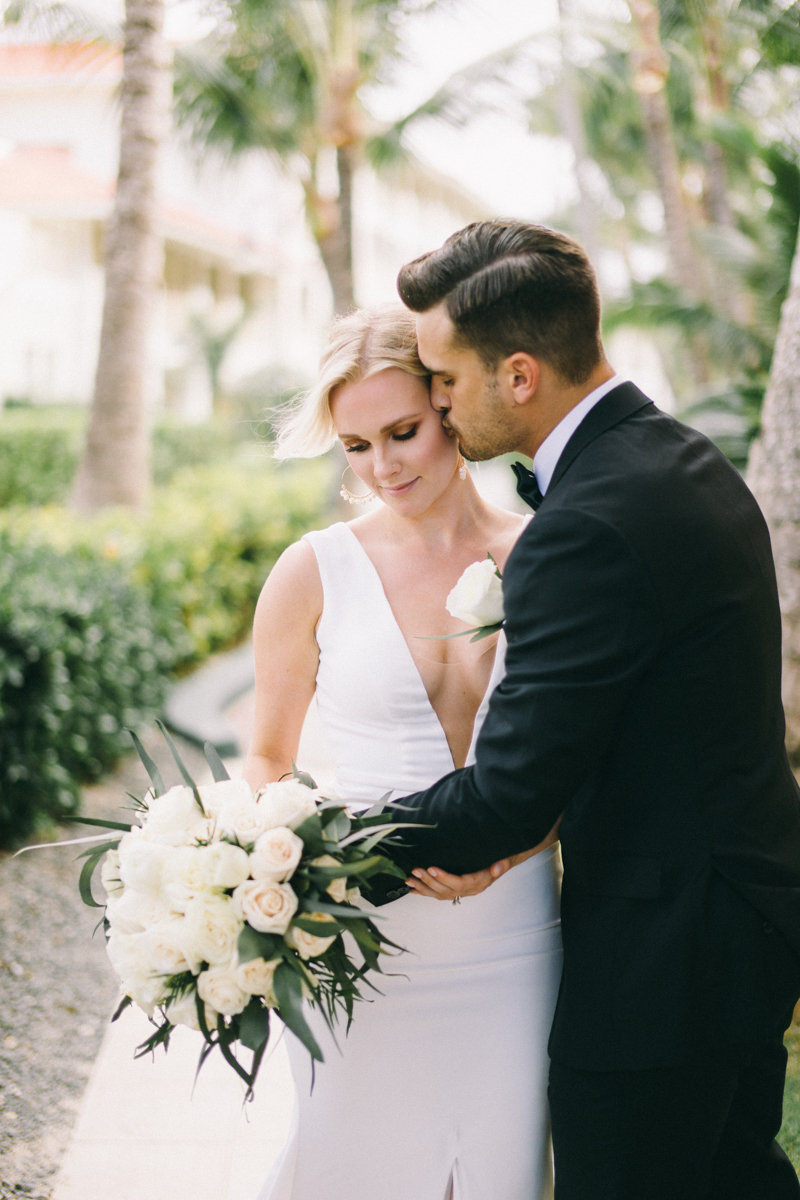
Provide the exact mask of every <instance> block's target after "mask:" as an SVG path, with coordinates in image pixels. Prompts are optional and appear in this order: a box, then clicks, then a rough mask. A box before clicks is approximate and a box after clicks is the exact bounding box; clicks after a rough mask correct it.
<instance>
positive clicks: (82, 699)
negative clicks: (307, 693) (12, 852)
mask: <svg viewBox="0 0 800 1200" xmlns="http://www.w3.org/2000/svg"><path fill="white" fill-rule="evenodd" d="M328 476H329V465H328V463H327V461H325V460H312V461H311V462H302V463H298V464H294V463H292V464H286V465H282V466H278V465H276V464H274V463H273V462H272V461H271V460H267V459H264V460H262V461H260V462H259V461H254V462H252V463H250V464H249V465H248V464H244V465H241V466H237V465H228V466H216V467H214V466H211V467H185V468H183V469H182V470H181V471H180V472H178V473H177V474H176V475H175V476H174V477H173V480H172V482H171V483H170V485H169V486H168V487H164V488H159V489H156V490H155V493H154V497H153V504H152V509H151V512H150V513H149V515H147V516H145V517H139V516H136V515H135V514H132V513H130V512H127V511H106V512H103V513H101V514H99V515H98V516H96V517H94V518H86V517H77V516H75V515H74V514H72V513H70V512H69V511H67V510H66V509H63V508H56V507H54V506H51V507H42V508H28V509H21V508H17V509H6V510H4V511H3V512H2V513H0V764H2V766H0V844H3V843H6V844H8V843H9V842H11V841H14V840H17V839H19V838H21V837H24V836H25V835H26V834H27V833H28V832H29V831H30V830H31V829H32V828H33V827H34V825H35V824H36V822H37V821H38V820H39V819H40V818H44V817H57V816H64V815H67V814H69V813H70V812H72V811H74V809H75V806H76V805H77V794H78V793H77V784H78V782H79V781H81V780H86V779H93V778H96V777H97V776H98V775H99V774H100V773H101V772H102V771H104V770H106V769H107V768H108V767H109V766H110V765H111V764H112V763H113V762H114V761H115V760H116V759H117V758H119V756H120V755H121V754H122V753H124V752H126V751H127V750H129V749H130V738H129V737H128V736H127V734H124V733H123V732H122V729H123V727H125V726H131V727H133V728H135V727H137V726H138V725H140V724H142V722H143V721H145V720H146V719H149V718H151V717H152V716H153V715H155V714H156V713H157V712H158V711H159V709H160V707H161V704H162V702H163V698H164V689H165V686H166V680H167V677H168V676H169V675H170V674H172V673H175V672H181V671H185V670H187V669H188V668H189V667H191V666H192V665H193V664H195V663H198V662H201V661H202V660H203V659H204V658H206V657H207V656H208V655H209V654H210V653H212V652H213V651H215V650H221V649H224V648H226V647H228V646H231V645H234V644H235V643H236V642H238V641H240V640H241V639H242V638H243V637H244V636H245V635H246V634H247V632H248V630H249V628H250V625H251V622H252V617H253V610H254V608H255V603H256V600H257V599H258V594H259V592H260V590H261V587H262V585H263V583H264V580H265V578H266V576H267V574H268V573H269V570H270V567H271V566H272V565H273V563H274V562H275V560H276V558H277V557H278V556H279V555H280V554H281V552H282V551H283V550H284V549H285V547H286V546H287V545H289V543H290V542H293V541H295V540H296V539H297V538H298V537H300V536H301V535H302V534H303V533H304V532H305V530H306V529H308V528H310V527H312V526H314V525H318V524H320V523H322V514H323V512H324V508H325V503H326V499H327V494H328V490H329V478H328Z"/></svg>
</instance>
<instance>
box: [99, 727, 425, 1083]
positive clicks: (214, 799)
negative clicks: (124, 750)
mask: <svg viewBox="0 0 800 1200" xmlns="http://www.w3.org/2000/svg"><path fill="white" fill-rule="evenodd" d="M161 728H162V732H163V733H164V736H165V738H166V739H167V742H168V744H169V746H170V749H171V751H172V753H173V755H174V757H175V760H176V763H177V765H178V768H179V770H180V771H181V775H182V777H183V779H184V784H183V785H181V786H177V787H171V788H169V789H166V788H165V787H164V784H163V782H162V779H161V775H160V773H159V771H158V768H157V767H156V765H155V763H154V762H153V761H152V759H151V758H150V757H149V755H148V754H147V753H146V752H145V750H144V748H143V747H142V745H141V743H140V742H139V740H138V738H136V735H135V734H134V735H132V736H133V738H134V741H135V743H136V747H137V750H138V751H139V755H140V757H141V759H142V761H143V763H144V765H145V767H146V769H147V771H148V773H149V775H150V779H151V781H152V787H151V788H150V790H149V791H148V792H147V794H146V796H145V798H144V799H143V800H138V799H136V798H135V797H132V799H134V801H135V806H136V808H135V815H136V818H137V820H136V823H132V824H126V823H123V822H111V821H100V820H93V819H89V818H85V819H81V818H77V820H79V821H81V820H82V823H84V824H89V825H101V826H103V827H105V828H111V829H114V830H116V831H119V833H120V834H121V836H118V837H115V838H114V840H111V841H103V842H102V844H100V845H93V846H92V847H91V848H90V849H88V850H86V851H85V852H84V854H83V855H82V856H81V857H84V858H85V859H86V862H85V865H84V867H83V869H82V871H81V876H80V890H81V895H82V897H83V899H84V901H85V902H86V904H89V905H91V906H92V907H96V908H100V907H102V908H104V909H105V913H104V919H103V925H104V928H105V932H106V936H107V939H108V955H109V958H110V959H111V963H112V965H113V967H114V970H115V971H116V973H117V975H118V976H119V978H120V980H121V983H122V989H123V998H122V1001H121V1003H120V1005H119V1008H118V1009H117V1011H116V1013H115V1014H114V1018H113V1019H114V1020H116V1019H117V1017H118V1016H119V1015H120V1013H121V1012H122V1011H123V1010H124V1009H125V1008H126V1007H127V1006H128V1005H130V1004H132V1003H135V1004H137V1005H138V1006H139V1007H140V1008H141V1009H143V1010H144V1012H146V1013H147V1015H148V1017H150V1019H151V1020H152V1021H153V1023H154V1024H155V1026H156V1029H155V1032H154V1033H153V1034H152V1035H151V1036H150V1037H149V1038H148V1039H147V1041H145V1042H144V1043H143V1044H142V1045H141V1046H140V1047H138V1054H137V1057H140V1056H141V1055H143V1054H146V1053H147V1052H148V1051H151V1050H153V1049H154V1048H155V1047H156V1046H158V1045H161V1044H163V1045H164V1046H165V1047H168V1045H169V1039H170V1034H171V1033H172V1031H173V1029H174V1027H175V1026H176V1025H188V1026H189V1027H190V1028H192V1029H196V1030H199V1031H200V1032H202V1035H203V1038H204V1039H205V1045H204V1047H203V1050H202V1053H201V1056H200V1065H201V1066H202V1064H203V1062H204V1061H205V1059H206V1057H207V1055H208V1054H209V1053H210V1052H211V1050H212V1049H213V1047H214V1046H219V1049H220V1051H221V1052H222V1054H223V1055H224V1057H225V1059H226V1061H227V1062H228V1063H229V1064H230V1066H231V1067H232V1068H233V1069H234V1070H235V1071H236V1072H237V1074H238V1075H240V1076H241V1078H242V1079H243V1080H244V1081H245V1083H246V1084H247V1086H248V1097H250V1096H251V1095H252V1089H253V1085H254V1083H255V1079H256V1075H257V1073H258V1068H259V1065H260V1063H261V1059H262V1057H263V1054H264V1051H265V1049H266V1046H267V1042H268V1039H269V1033H270V1012H271V1011H273V1010H274V1011H275V1012H277V1014H278V1015H279V1017H280V1018H281V1020H282V1021H283V1022H284V1024H285V1025H286V1026H288V1028H289V1029H291V1030H292V1032H293V1033H295V1034H296V1035H297V1037H298V1038H299V1039H300V1041H301V1042H302V1043H303V1045H304V1046H305V1047H306V1049H307V1050H308V1051H309V1053H310V1054H311V1056H312V1058H313V1059H317V1060H318V1061H322V1057H323V1056H322V1052H321V1051H320V1048H319V1045H318V1044H317V1041H316V1040H315V1038H314V1036H313V1034H312V1032H311V1029H310V1028H309V1026H308V1023H307V1022H306V1019H305V1016H304V1015H303V1001H304V1000H306V1001H308V1002H309V1003H311V1004H313V1005H314V1006H316V1007H317V1008H319V1009H320V1010H321V1012H322V1013H323V1015H324V1017H325V1020H326V1022H327V1023H328V1025H329V1026H331V1027H332V1023H333V1021H334V1020H335V1019H336V1018H337V1015H338V1011H337V1010H341V1011H342V1012H343V1013H346V1015H347V1018H348V1024H349V1022H350V1021H351V1020H352V1017H353V1005H354V1002H355V1001H356V1000H358V999H360V998H361V996H360V992H359V985H360V984H361V983H362V981H364V979H365V976H366V973H367V971H378V972H380V970H381V968H380V965H379V963H378V955H379V954H380V953H381V952H385V950H386V949H387V948H388V947H394V948H395V949H397V950H400V949H401V947H396V946H395V944H394V943H392V942H390V941H389V939H388V938H386V937H384V936H383V935H382V934H381V932H380V930H379V929H378V928H377V926H376V925H375V924H374V922H373V921H372V920H371V919H370V917H368V915H367V913H366V912H365V911H364V910H363V909H361V908H359V907H358V904H357V902H358V900H359V898H360V891H359V888H358V886H355V885H356V883H357V882H360V883H361V884H362V885H365V886H366V887H367V888H368V887H369V884H368V880H369V879H370V877H371V876H372V875H374V874H376V873H378V872H382V873H384V874H386V873H388V874H393V875H397V876H399V877H402V878H404V877H405V876H404V874H403V872H402V871H401V869H400V868H399V867H397V866H396V865H395V864H394V863H392V862H391V860H390V859H388V858H387V857H385V856H384V855H382V854H380V853H378V852H377V850H376V848H377V847H378V845H379V844H380V843H381V841H383V839H384V838H386V837H387V836H388V835H389V834H390V832H394V833H396V832H397V829H398V826H397V825H396V824H394V825H392V824H388V823H387V822H386V819H385V817H382V816H381V815H380V811H379V810H380V808H381V807H382V806H381V805H376V806H375V808H374V809H370V810H369V811H368V812H367V813H363V814H359V815H358V816H352V815H350V814H349V813H348V811H347V809H346V807H345V805H344V804H343V803H342V801H340V800H338V799H336V798H326V797H324V796H323V795H321V793H320V792H319V790H318V789H317V787H316V785H315V783H314V781H313V779H311V778H310V777H309V776H308V775H306V774H304V773H302V772H299V771H297V769H296V768H294V775H293V777H292V778H289V779H285V780H283V781H281V782H279V783H270V784H268V785H267V786H266V787H264V788H262V789H261V790H260V791H259V792H257V794H256V795H253V793H252V792H251V790H250V787H249V785H248V784H247V783H246V782H245V781H244V780H243V779H230V778H229V777H228V775H227V772H226V770H225V768H224V766H223V764H222V762H221V761H220V759H219V757H218V756H217V754H216V752H215V751H214V750H213V748H212V747H211V746H210V745H208V744H206V757H207V759H208V762H209V765H210V766H211V768H212V774H213V776H214V782H213V783H209V784H205V785H201V786H200V787H198V786H197V785H196V784H195V783H194V781H193V780H192V779H191V777H190V776H189V774H188V772H187V770H186V768H185V766H184V765H183V763H182V761H181V759H180V757H179V755H178V753H177V751H176V749H175V747H174V745H173V743H172V740H171V739H170V737H169V734H168V733H167V732H166V730H165V729H164V727H163V726H162V727H161ZM102 836H105V835H102ZM82 840H89V839H82ZM91 840H92V841H93V842H94V841H96V840H97V839H94V838H93V839H91ZM101 861H102V866H101V869H100V878H101V882H102V885H103V888H104V889H105V893H106V898H105V901H104V902H103V903H98V901H97V900H96V899H95V898H94V895H93V893H92V877H93V875H94V872H95V870H96V868H97V866H98V865H99V864H100V863H101ZM345 932H346V933H349V934H350V935H351V936H352V938H353V939H354V941H355V943H356V945H357V946H358V950H359V951H360V956H361V959H362V961H361V962H359V963H357V962H355V961H353V959H352V958H351V957H350V955H349V953H348V949H347V947H346V945H345V943H344V941H343V936H342V935H343V934H344V933H345ZM370 986H371V985H370ZM237 1042H238V1043H241V1045H242V1046H244V1047H247V1048H248V1049H249V1050H251V1051H252V1055H253V1057H252V1063H251V1066H250V1069H249V1070H246V1069H245V1067H244V1066H243V1065H242V1064H241V1063H240V1061H239V1060H238V1058H237V1057H236V1055H235V1054H234V1046H235V1044H236V1043H237Z"/></svg>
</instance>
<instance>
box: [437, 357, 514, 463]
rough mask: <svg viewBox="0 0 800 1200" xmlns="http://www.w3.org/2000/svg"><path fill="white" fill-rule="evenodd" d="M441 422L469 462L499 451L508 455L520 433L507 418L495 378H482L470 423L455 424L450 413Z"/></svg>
mask: <svg viewBox="0 0 800 1200" xmlns="http://www.w3.org/2000/svg"><path fill="white" fill-rule="evenodd" d="M442 424H443V425H444V427H445V429H447V430H452V432H453V433H454V434H455V435H456V437H457V438H458V444H459V448H460V450H461V453H462V454H463V455H464V457H465V458H467V459H469V461H470V462H486V461H487V459H490V458H497V456H498V455H499V454H510V453H511V452H512V451H514V450H516V449H517V448H518V446H519V443H520V438H521V434H522V432H523V431H522V430H520V429H518V428H517V427H516V425H515V423H514V422H513V421H512V420H510V418H509V413H508V411H507V409H506V408H505V407H504V406H503V403H502V401H501V399H500V389H499V387H498V386H497V380H495V379H493V378H492V379H488V380H487V381H486V385H485V387H484V391H483V396H482V397H481V400H480V403H479V406H478V409H477V413H476V418H475V421H474V423H473V424H471V425H469V426H464V425H456V423H455V422H454V421H453V420H452V419H451V415H450V412H446V413H445V414H444V416H443V417H442Z"/></svg>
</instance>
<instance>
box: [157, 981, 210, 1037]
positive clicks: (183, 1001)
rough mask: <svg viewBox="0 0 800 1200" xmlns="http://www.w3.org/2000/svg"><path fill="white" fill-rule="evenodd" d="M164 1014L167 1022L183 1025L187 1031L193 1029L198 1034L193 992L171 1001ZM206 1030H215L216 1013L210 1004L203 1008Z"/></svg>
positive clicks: (195, 1003) (195, 1002)
mask: <svg viewBox="0 0 800 1200" xmlns="http://www.w3.org/2000/svg"><path fill="white" fill-rule="evenodd" d="M165 1012H166V1014H167V1020H168V1021H170V1022H171V1023H172V1024H173V1025H185V1026H186V1027H187V1028H188V1029H195V1030H197V1032H198V1033H199V1031H200V1022H199V1021H198V1019H197V1001H196V999H195V994H194V992H193V991H192V992H187V993H186V995H185V996H181V998H180V999H179V1000H173V1001H172V1003H171V1004H169V1005H168V1006H167V1007H166V1009H165ZM204 1016H205V1019H206V1028H207V1029H216V1027H217V1013H216V1010H215V1009H213V1008H212V1007H211V1005H210V1004H207V1005H206V1006H205V1013H204Z"/></svg>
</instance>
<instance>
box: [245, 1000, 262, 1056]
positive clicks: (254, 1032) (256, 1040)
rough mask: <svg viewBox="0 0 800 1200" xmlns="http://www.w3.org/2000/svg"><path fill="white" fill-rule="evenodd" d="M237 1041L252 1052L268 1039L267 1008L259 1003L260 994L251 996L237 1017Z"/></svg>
mask: <svg viewBox="0 0 800 1200" xmlns="http://www.w3.org/2000/svg"><path fill="white" fill-rule="evenodd" d="M239 1041H240V1042H241V1043H242V1045H243V1046H247V1048H248V1050H252V1051H253V1052H254V1053H255V1052H257V1051H258V1050H260V1049H261V1048H262V1046H266V1044H267V1042H268V1041H269V1009H268V1008H266V1007H265V1006H264V1005H263V1004H262V1003H261V997H260V996H251V998H250V1003H249V1004H248V1005H247V1008H246V1009H245V1010H244V1012H243V1013H242V1015H241V1017H240V1018H239Z"/></svg>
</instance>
